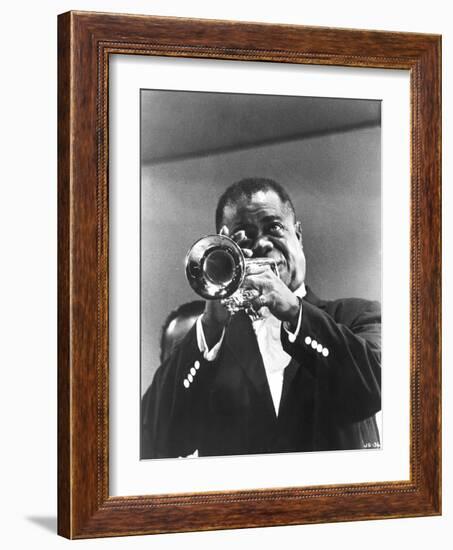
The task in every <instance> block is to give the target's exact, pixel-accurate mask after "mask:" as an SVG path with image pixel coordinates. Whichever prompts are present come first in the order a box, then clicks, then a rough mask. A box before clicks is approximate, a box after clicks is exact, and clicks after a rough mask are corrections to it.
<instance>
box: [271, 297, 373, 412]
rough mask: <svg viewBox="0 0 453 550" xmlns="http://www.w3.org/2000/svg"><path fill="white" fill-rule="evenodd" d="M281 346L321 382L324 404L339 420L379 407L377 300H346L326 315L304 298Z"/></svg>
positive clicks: (283, 334)
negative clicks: (292, 333) (294, 330)
mask: <svg viewBox="0 0 453 550" xmlns="http://www.w3.org/2000/svg"><path fill="white" fill-rule="evenodd" d="M281 338H282V344H283V348H284V349H285V351H286V352H287V353H289V354H290V355H291V356H292V357H294V359H296V361H297V362H298V363H299V364H300V366H301V367H302V368H305V369H307V370H308V371H309V372H310V374H311V375H312V376H313V377H315V378H316V379H317V382H318V384H322V385H323V386H324V388H323V390H327V395H329V400H330V403H329V406H330V407H331V408H332V410H333V411H334V412H335V413H336V414H337V415H338V416H339V419H340V418H341V420H344V421H353V422H354V421H359V420H363V419H365V418H368V417H370V416H372V415H374V414H375V413H376V412H378V411H379V410H380V408H381V310H380V305H379V303H378V302H369V301H365V300H358V299H350V300H343V301H340V302H338V304H337V305H336V307H335V308H334V310H333V311H332V312H331V313H330V314H329V313H327V312H326V311H324V310H323V309H320V308H318V307H317V306H315V305H313V304H311V303H309V302H307V301H305V300H303V301H302V324H301V329H300V331H299V334H298V337H297V339H296V340H295V341H294V342H293V343H291V342H290V341H289V339H288V335H287V334H285V332H284V331H282V334H281Z"/></svg>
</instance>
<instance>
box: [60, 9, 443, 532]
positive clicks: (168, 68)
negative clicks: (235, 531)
mask: <svg viewBox="0 0 453 550" xmlns="http://www.w3.org/2000/svg"><path fill="white" fill-rule="evenodd" d="M440 55H441V40H440V37H439V36H434V35H427V34H410V33H390V32H377V31H364V30H343V29H332V28H321V27H320V28H313V27H303V26H288V25H263V24H256V23H237V22H228V21H207V20H192V19H190V20H189V19H179V18H163V17H151V16H134V15H113V14H99V13H88V12H69V13H65V14H63V15H61V16H59V81H58V86H59V106H58V115H59V127H58V147H59V166H58V180H59V181H58V203H59V221H58V223H59V225H58V231H59V241H58V242H59V244H58V246H59V279H58V282H59V288H58V291H59V315H58V323H59V348H58V359H59V361H58V363H59V371H58V398H59V419H58V429H59V446H58V453H59V466H58V482H59V493H58V506H59V510H58V530H59V533H60V534H61V535H63V536H65V537H67V538H89V537H102V536H119V535H130V534H152V533H164V532H180V531H197V530H208V529H228V528H241V527H255V526H256V527H258V526H270V525H292V524H304V523H321V522H331V521H352V520H363V519H379V518H390V517H410V516H425V515H437V514H440V513H441V471H440V460H441V431H440V425H441V416H440V411H441V408H440V404H441V385H440V381H441V378H440V350H441V332H440V303H441V301H440V295H441V277H440V268H441V258H440V212H441V191H440V185H441V177H440V166H441V163H440V158H441V157H440V155H441V135H440V107H441V84H440Z"/></svg>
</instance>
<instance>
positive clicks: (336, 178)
mask: <svg viewBox="0 0 453 550" xmlns="http://www.w3.org/2000/svg"><path fill="white" fill-rule="evenodd" d="M153 94H154V98H153ZM156 94H159V98H158V101H154V100H155V99H156ZM172 94H173V93H172ZM172 94H170V97H171V101H169V102H168V105H167V107H168V112H165V104H166V102H165V95H167V96H168V94H163V95H162V94H161V93H158V92H150V91H148V92H146V97H144V98H142V113H145V107H146V114H143V118H142V161H143V160H144V161H145V162H143V163H142V182H141V183H142V264H141V266H142V319H141V321H142V323H141V329H142V392H143V391H145V390H146V388H147V387H148V385H149V383H150V382H151V380H152V377H153V374H154V372H155V369H156V368H157V366H158V363H159V361H158V356H159V339H160V331H161V326H162V323H163V321H164V319H165V317H166V316H167V315H168V313H169V312H170V311H171V310H172V309H174V308H175V307H177V306H178V305H180V304H181V303H183V302H187V301H191V300H194V299H197V298H198V297H197V296H196V295H195V294H194V292H193V291H192V290H191V288H190V287H189V286H188V284H187V282H186V279H185V276H184V269H183V267H184V257H185V254H186V252H187V250H188V248H189V247H190V245H191V244H192V243H193V242H194V241H195V240H196V239H198V238H199V237H200V236H202V235H205V234H207V233H213V232H214V231H215V226H214V210H215V205H216V202H217V199H218V197H219V195H220V194H221V192H222V191H223V190H224V189H225V188H226V187H227V186H228V185H229V184H230V183H232V182H234V181H236V180H238V179H241V178H243V177H247V176H263V177H270V178H273V179H276V180H277V181H279V182H280V183H281V184H282V185H283V186H284V187H285V188H286V189H287V190H288V191H289V193H290V195H291V197H292V198H293V201H294V204H295V207H296V210H297V212H298V216H299V219H300V220H301V222H302V226H303V239H304V249H305V254H306V258H307V279H306V281H307V283H308V284H309V285H310V286H311V288H312V289H313V290H314V291H315V292H316V293H317V294H318V295H320V296H321V297H323V298H339V297H347V296H359V297H364V298H370V299H378V300H380V292H381V288H380V285H381V278H380V269H381V188H380V175H381V169H380V162H381V157H380V151H381V147H380V144H381V132H380V105H379V102H375V101H373V102H372V101H365V102H364V101H357V100H317V101H315V102H313V98H307V99H306V100H305V103H306V104H309V109H308V111H307V112H305V114H304V116H303V117H302V118H301V120H299V121H296V123H297V124H298V125H299V127H300V130H299V132H295V131H294V127H293V126H294V118H297V117H292V119H288V120H290V122H288V123H287V125H286V128H287V132H286V133H285V130H284V128H283V129H282V125H281V124H279V121H280V122H281V120H282V117H283V119H284V118H285V116H286V115H285V113H286V110H285V108H281V98H280V99H279V108H278V109H277V111H278V114H275V112H274V116H272V115H270V114H269V112H270V113H272V112H273V109H272V108H269V106H270V107H272V97H270V96H268V97H267V98H264V99H265V101H264V102H263V103H262V104H260V105H259V106H258V107H257V108H256V109H255V112H254V109H253V106H252V107H251V105H250V103H249V101H248V100H247V101H244V105H243V107H244V109H245V107H247V108H246V109H245V111H244V110H243V109H242V108H241V106H240V105H239V106H238V105H237V104H236V105H233V106H231V105H230V109H229V110H228V109H226V113H227V114H228V113H229V117H231V118H233V119H236V120H237V121H242V124H236V125H235V124H232V123H231V120H230V122H229V125H227V126H228V127H227V128H226V129H225V123H224V122H223V123H222V120H213V119H210V117H209V114H208V115H207V116H206V117H205V118H203V113H205V112H206V110H207V111H209V109H206V104H207V103H209V97H208V96H216V98H215V101H218V96H219V95H220V96H222V95H223V96H224V97H225V100H226V103H229V100H228V97H229V96H228V95H226V94H195V95H197V96H200V95H202V96H203V98H202V99H203V101H202V102H201V103H200V105H199V106H198V108H199V112H195V113H194V105H193V101H190V109H189V111H190V117H191V120H192V122H187V121H184V123H181V119H184V117H185V116H186V114H184V113H185V111H184V109H182V113H183V114H181V113H179V114H178V113H175V110H174V99H175V96H174V95H172ZM144 95H145V94H144ZM184 95H186V97H189V96H193V95H194V94H184V93H182V96H181V95H180V98H179V100H180V101H179V104H181V101H182V103H183V104H184ZM242 97H243V98H244V99H246V98H247V96H242ZM153 99H154V100H153ZM297 99H298V101H299V102H300V103H299V105H301V106H302V108H301V109H300V110H302V111H303V109H304V107H303V104H304V98H297ZM293 100H294V98H291V101H289V102H288V110H291V111H292V112H294V109H295V107H296V106H295V104H294V102H293ZM145 102H146V105H145ZM246 103H247V105H246ZM266 103H267V105H266ZM203 104H204V108H203ZM354 104H355V105H358V107H357V108H356V109H354ZM367 105H368V106H367ZM263 109H265V111H264V110H263ZM264 112H266V115H265V117H264V118H265V119H266V120H267V122H266V123H265V126H266V127H262V128H261V132H259V133H258V134H257V135H255V136H252V139H250V138H249V137H247V136H249V135H250V132H249V133H248V132H247V126H248V127H250V128H251V129H253V128H256V125H254V124H253V121H254V120H255V119H257V120H258V119H260V117H261V118H263V116H262V115H263V113H264ZM298 112H299V111H298ZM354 112H355V113H356V114H357V113H359V115H360V116H358V117H356V120H355V121H354V123H353V124H351V113H354ZM156 113H158V114H156ZM153 114H154V115H156V116H153ZM247 117H248V118H249V121H248V122H249V124H248V125H247V124H244V118H247ZM220 118H221V119H223V120H225V112H223V113H222V116H221V117H220ZM145 119H146V120H145ZM165 120H166V122H164V124H166V125H167V127H166V128H165V127H163V121H165ZM194 121H196V123H195V122H194ZM329 124H330V126H329ZM273 127H274V128H275V129H276V130H275V132H274V135H272V128H273ZM307 127H308V128H309V131H307ZM268 131H269V132H270V134H269V135H267V136H266V139H262V136H263V135H266V132H268ZM169 133H170V134H172V135H173V137H174V139H171V136H170V137H169ZM235 133H236V139H235V136H234V134H235ZM252 133H253V132H252ZM162 134H165V136H166V143H167V145H166V146H165V150H159V147H158V146H157V145H156V147H153V140H156V143H157V142H160V143H162V140H158V136H159V135H162ZM216 134H218V135H219V139H216ZM197 136H199V138H198V137H197ZM260 136H261V137H260ZM197 140H198V141H197ZM219 140H223V143H221V144H220V145H219ZM164 141H165V140H164ZM189 148H191V150H190V151H189V152H188V153H185V149H186V150H188V149H189ZM166 152H167V153H169V154H166ZM153 154H154V155H155V158H153Z"/></svg>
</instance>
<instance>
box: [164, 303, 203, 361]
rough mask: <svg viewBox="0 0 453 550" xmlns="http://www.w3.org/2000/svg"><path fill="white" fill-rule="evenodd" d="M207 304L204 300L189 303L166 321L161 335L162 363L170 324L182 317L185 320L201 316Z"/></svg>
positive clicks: (172, 313) (177, 309) (178, 308)
mask: <svg viewBox="0 0 453 550" xmlns="http://www.w3.org/2000/svg"><path fill="white" fill-rule="evenodd" d="M204 307H205V302H204V301H203V300H194V301H193V302H188V303H186V304H182V305H181V306H179V307H177V308H176V309H174V310H173V311H171V312H170V313H169V314H168V316H167V318H166V319H165V323H164V324H163V326H162V332H161V334H160V362H161V363H163V357H164V349H165V334H166V332H167V328H168V327H169V326H170V323H171V322H172V321H174V320H175V319H177V318H178V317H182V318H184V319H188V318H189V317H195V316H196V315H197V316H198V315H201V314H202V313H203V311H204Z"/></svg>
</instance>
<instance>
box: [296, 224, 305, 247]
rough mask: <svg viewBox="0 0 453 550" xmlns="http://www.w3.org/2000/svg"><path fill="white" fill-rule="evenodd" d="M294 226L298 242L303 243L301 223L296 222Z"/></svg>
mask: <svg viewBox="0 0 453 550" xmlns="http://www.w3.org/2000/svg"><path fill="white" fill-rule="evenodd" d="M295 228H296V235H297V238H298V239H299V242H300V244H303V243H302V224H301V223H300V222H296V223H295Z"/></svg>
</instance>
